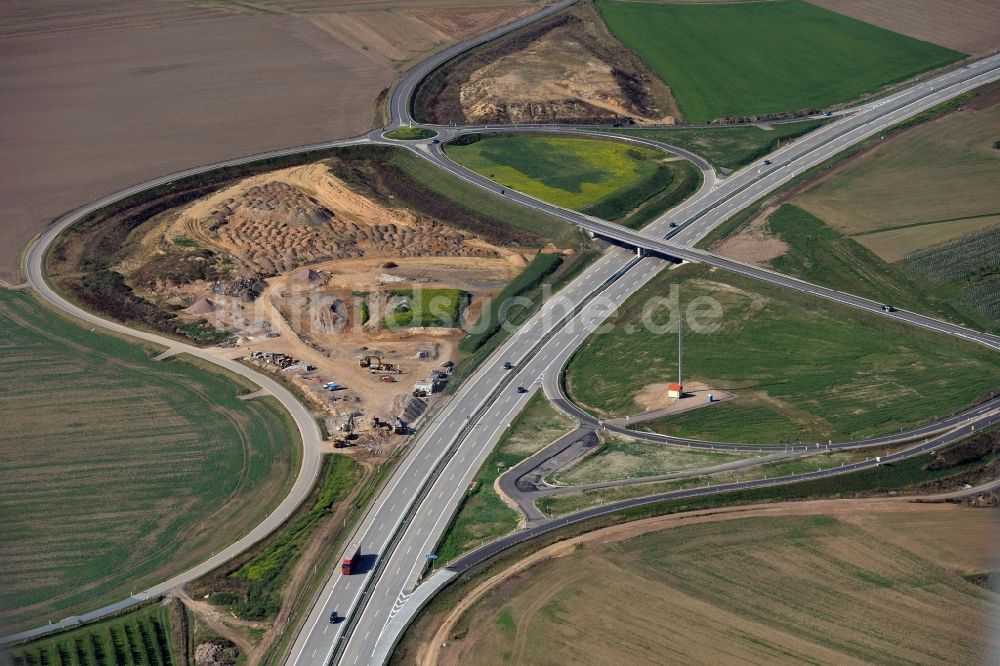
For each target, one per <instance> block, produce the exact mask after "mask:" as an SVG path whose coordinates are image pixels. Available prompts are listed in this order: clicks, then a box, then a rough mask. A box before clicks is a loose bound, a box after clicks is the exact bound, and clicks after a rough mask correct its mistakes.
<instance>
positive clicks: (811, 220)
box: [767, 204, 1000, 331]
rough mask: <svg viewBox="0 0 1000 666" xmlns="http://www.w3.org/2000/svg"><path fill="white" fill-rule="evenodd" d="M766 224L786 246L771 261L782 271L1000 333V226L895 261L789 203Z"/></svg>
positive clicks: (901, 306)
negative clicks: (779, 254) (882, 256)
mask: <svg viewBox="0 0 1000 666" xmlns="http://www.w3.org/2000/svg"><path fill="white" fill-rule="evenodd" d="M767 229H768V231H769V232H770V233H772V234H774V235H775V236H777V237H778V238H780V239H781V240H782V241H784V242H785V243H786V244H787V246H788V249H787V250H786V251H785V253H784V254H783V255H781V256H780V257H777V258H775V259H772V260H771V262H770V264H771V266H773V267H774V268H775V269H777V270H779V271H781V272H782V273H786V274H788V275H794V276H796V277H800V278H802V279H804V280H808V281H809V282H814V283H816V284H821V285H826V286H829V287H834V288H836V289H839V290H841V291H845V292H847V293H851V294H858V295H860V296H867V297H868V298H872V299H874V300H878V301H884V302H886V303H890V304H892V305H893V306H895V307H897V308H903V309H907V310H913V311H917V312H926V313H929V314H932V315H938V316H943V317H946V318H948V319H951V320H953V321H958V322H961V323H965V324H968V325H971V326H974V327H976V328H978V329H981V330H993V331H996V330H1000V296H998V294H997V292H998V290H1000V227H996V228H993V229H990V230H987V231H983V232H979V233H974V234H971V235H969V236H963V237H959V238H957V239H955V240H952V241H949V242H947V243H944V244H942V245H939V246H937V247H933V248H930V249H927V250H922V251H919V252H915V253H913V254H910V255H908V256H907V258H906V259H905V260H904V261H900V262H895V263H889V262H887V261H884V260H883V259H882V258H881V257H879V256H878V255H876V254H875V253H874V252H872V251H871V250H869V249H868V248H867V247H865V246H864V245H862V244H861V243H859V242H858V241H857V240H855V239H854V238H851V237H850V236H846V235H844V234H842V233H840V232H839V231H837V230H835V229H833V228H831V227H829V226H827V225H826V224H824V222H823V220H821V219H819V218H817V217H816V216H814V215H812V214H810V213H808V212H806V211H804V210H802V209H801V208H798V207H797V206H793V205H791V204H785V205H783V206H781V207H780V208H778V210H776V211H775V212H774V213H772V214H771V215H770V217H768V220H767ZM914 231H916V230H914ZM917 233H919V232H917Z"/></svg>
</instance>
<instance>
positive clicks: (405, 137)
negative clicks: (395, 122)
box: [383, 127, 437, 141]
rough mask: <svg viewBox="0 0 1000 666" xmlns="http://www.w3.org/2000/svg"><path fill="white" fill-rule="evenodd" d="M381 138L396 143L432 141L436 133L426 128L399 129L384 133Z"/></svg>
mask: <svg viewBox="0 0 1000 666" xmlns="http://www.w3.org/2000/svg"><path fill="white" fill-rule="evenodd" d="M383 136H384V137H385V138H387V139H395V140H397V141H421V140H424V139H433V138H434V137H436V136H437V132H435V131H434V130H432V129H427V128H426V127H400V128H399V129H394V130H392V131H391V132H386V133H385V134H384V135H383Z"/></svg>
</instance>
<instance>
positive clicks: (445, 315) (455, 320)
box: [383, 289, 470, 328]
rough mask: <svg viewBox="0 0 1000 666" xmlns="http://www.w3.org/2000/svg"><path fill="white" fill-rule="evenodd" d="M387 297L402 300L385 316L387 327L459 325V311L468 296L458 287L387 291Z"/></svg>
mask: <svg viewBox="0 0 1000 666" xmlns="http://www.w3.org/2000/svg"><path fill="white" fill-rule="evenodd" d="M389 296H390V298H395V299H400V301H401V302H400V303H399V304H398V305H396V307H395V308H394V309H393V311H392V312H390V313H389V314H387V315H386V316H385V319H384V320H383V324H384V325H385V327H386V328H408V327H410V326H428V327H438V328H441V327H443V328H454V327H457V326H460V325H461V324H462V310H463V309H465V306H466V305H468V303H469V298H470V295H469V293H468V292H466V291H462V290H461V289H406V290H398V289H397V290H390V291H389Z"/></svg>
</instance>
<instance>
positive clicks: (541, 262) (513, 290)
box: [459, 254, 562, 353]
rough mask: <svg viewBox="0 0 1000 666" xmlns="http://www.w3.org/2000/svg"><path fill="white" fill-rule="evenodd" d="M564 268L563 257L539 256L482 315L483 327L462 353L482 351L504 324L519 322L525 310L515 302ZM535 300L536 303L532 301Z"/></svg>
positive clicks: (478, 327)
mask: <svg viewBox="0 0 1000 666" xmlns="http://www.w3.org/2000/svg"><path fill="white" fill-rule="evenodd" d="M560 264H562V257H560V256H559V255H557V254H536V255H535V256H534V257H532V259H531V262H529V263H528V265H527V266H526V267H525V268H524V270H522V271H521V272H520V273H518V274H517V275H516V276H515V277H514V279H513V280H511V281H510V282H508V283H507V286H506V287H504V288H503V289H502V290H501V291H500V293H499V294H497V295H496V297H495V298H493V299H492V300H491V301H490V303H489V305H488V306H487V307H486V308H485V309H484V310H483V312H482V314H481V315H480V319H479V323H478V324H477V325H476V326H475V329H474V330H473V331H472V332H471V333H469V335H467V336H466V337H465V338H464V339H463V340H462V342H461V343H460V344H459V349H460V350H461V351H463V352H465V353H473V352H475V351H477V350H479V349H480V348H481V347H482V346H483V345H485V344H486V343H487V342H489V340H490V339H491V338H492V337H493V336H494V335H495V334H496V333H497V331H499V330H500V328H501V326H502V325H503V322H504V321H509V320H511V319H513V320H516V319H517V318H518V315H519V314H520V310H521V309H524V308H525V306H524V305H523V304H521V303H520V302H519V301H520V299H519V300H518V301H513V300H512V299H514V298H516V297H518V296H523V295H524V294H525V293H527V292H530V291H531V290H533V289H535V288H536V287H538V286H539V285H541V284H542V281H543V280H544V279H545V278H547V277H548V276H549V275H552V273H553V272H555V270H556V269H557V268H559V266H560ZM532 300H534V299H532Z"/></svg>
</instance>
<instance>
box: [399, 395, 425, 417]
mask: <svg viewBox="0 0 1000 666" xmlns="http://www.w3.org/2000/svg"><path fill="white" fill-rule="evenodd" d="M426 410H427V402H426V401H425V400H422V399H420V398H415V397H414V396H412V395H398V396H396V397H395V398H394V399H393V401H392V413H393V414H395V415H397V416H399V418H401V419H402V420H403V421H405V422H406V423H413V422H414V421H416V420H417V419H419V418H420V417H421V416H422V415H423V413H424V412H425V411H426Z"/></svg>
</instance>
